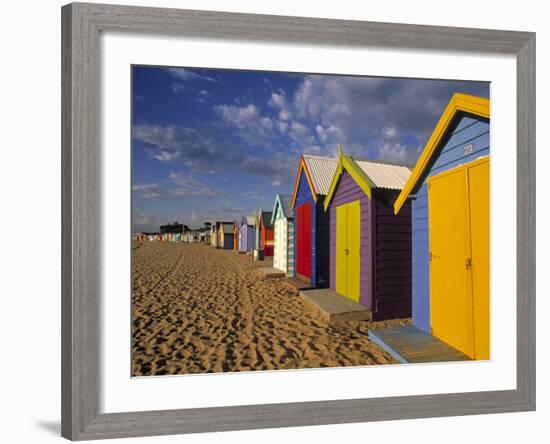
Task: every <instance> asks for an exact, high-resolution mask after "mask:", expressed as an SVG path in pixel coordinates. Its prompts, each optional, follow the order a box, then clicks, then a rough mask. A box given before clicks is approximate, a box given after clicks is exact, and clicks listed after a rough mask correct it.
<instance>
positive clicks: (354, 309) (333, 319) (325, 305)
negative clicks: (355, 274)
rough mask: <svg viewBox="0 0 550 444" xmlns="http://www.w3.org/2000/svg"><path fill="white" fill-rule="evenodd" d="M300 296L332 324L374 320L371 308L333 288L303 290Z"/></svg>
mask: <svg viewBox="0 0 550 444" xmlns="http://www.w3.org/2000/svg"><path fill="white" fill-rule="evenodd" d="M300 296H301V297H302V298H303V299H304V300H305V301H306V302H307V303H309V304H310V305H311V306H313V307H314V308H316V309H317V310H318V311H320V312H321V315H322V316H323V317H324V318H325V319H326V320H327V321H328V322H329V323H331V324H338V323H342V322H346V321H370V320H372V311H371V310H369V309H368V308H367V307H365V306H364V305H361V304H358V303H357V302H353V301H352V300H350V299H348V298H346V297H345V296H342V295H341V294H338V293H336V292H335V291H333V290H330V289H323V290H303V291H300Z"/></svg>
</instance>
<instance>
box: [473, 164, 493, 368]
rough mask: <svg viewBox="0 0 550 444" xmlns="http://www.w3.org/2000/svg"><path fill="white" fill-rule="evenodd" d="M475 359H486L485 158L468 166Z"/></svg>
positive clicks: (487, 196)
mask: <svg viewBox="0 0 550 444" xmlns="http://www.w3.org/2000/svg"><path fill="white" fill-rule="evenodd" d="M468 187H469V189H470V193H469V195H470V230H471V245H472V246H471V249H472V290H473V310H474V352H475V359H489V275H490V274H489V273H490V270H489V239H490V233H489V231H490V228H489V227H490V217H489V208H490V205H489V160H488V159H487V161H485V162H480V163H476V164H475V165H472V166H471V167H470V168H468Z"/></svg>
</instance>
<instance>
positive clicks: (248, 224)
mask: <svg viewBox="0 0 550 444" xmlns="http://www.w3.org/2000/svg"><path fill="white" fill-rule="evenodd" d="M253 249H254V217H253V216H243V218H242V220H241V226H240V228H239V250H240V251H245V252H248V251H252V250H253Z"/></svg>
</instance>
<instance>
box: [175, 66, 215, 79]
mask: <svg viewBox="0 0 550 444" xmlns="http://www.w3.org/2000/svg"><path fill="white" fill-rule="evenodd" d="M166 71H167V72H168V73H169V74H170V75H171V76H172V77H174V78H175V79H178V80H182V81H184V82H192V81H194V80H206V81H207V82H217V80H216V79H215V78H214V77H210V76H208V75H206V74H203V73H202V71H200V70H189V69H185V68H167V69H166Z"/></svg>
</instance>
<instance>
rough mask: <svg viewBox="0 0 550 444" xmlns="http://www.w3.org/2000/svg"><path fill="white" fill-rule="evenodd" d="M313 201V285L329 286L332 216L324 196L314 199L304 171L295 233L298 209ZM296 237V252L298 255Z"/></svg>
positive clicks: (317, 286) (300, 183)
mask: <svg viewBox="0 0 550 444" xmlns="http://www.w3.org/2000/svg"><path fill="white" fill-rule="evenodd" d="M307 202H310V203H311V281H310V282H311V286H312V287H314V288H324V287H328V286H329V268H330V255H329V243H330V233H329V228H330V218H329V215H328V214H327V213H325V211H324V208H323V202H324V196H318V199H317V203H315V201H314V200H313V195H312V194H311V188H310V187H309V183H308V181H307V178H306V175H305V173H304V172H302V174H301V176H300V181H299V183H298V192H297V193H296V202H295V204H294V233H296V236H297V235H298V233H297V231H296V221H297V218H296V210H297V208H298V207H299V206H300V205H302V204H304V203H307ZM298 242H299V241H298V239H297V238H295V242H294V254H293V257H296V244H297V243H298Z"/></svg>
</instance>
